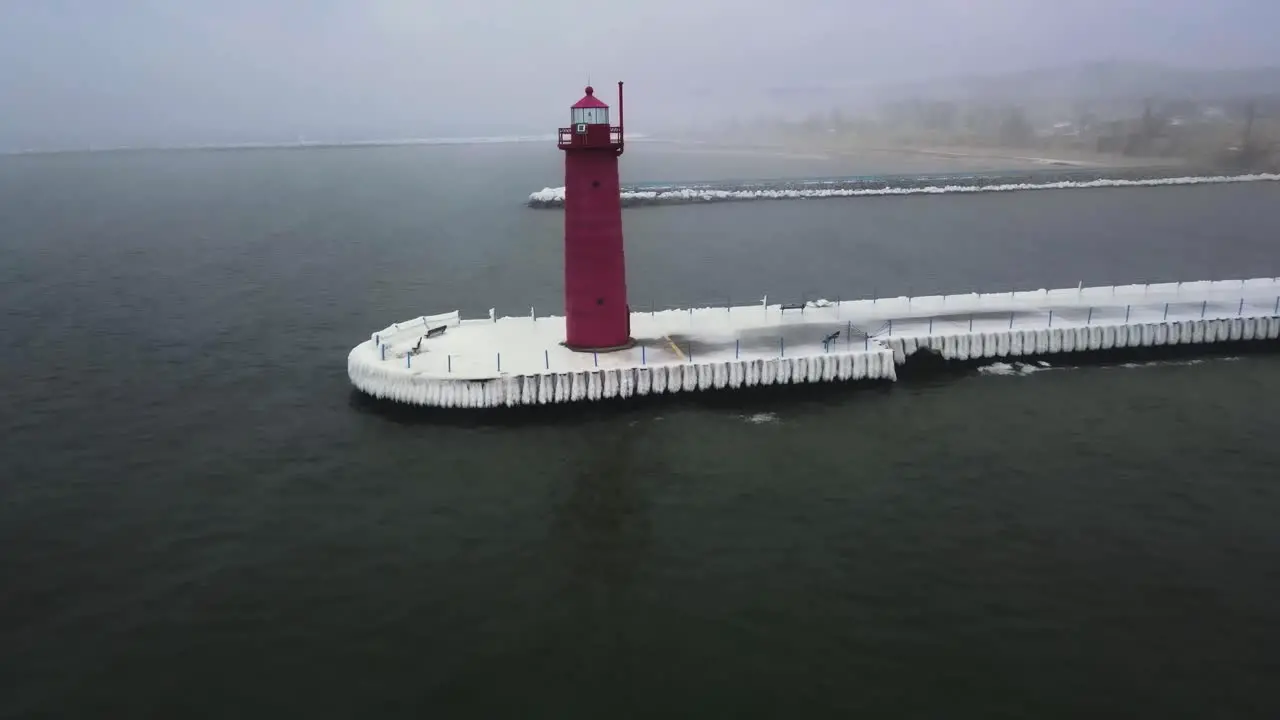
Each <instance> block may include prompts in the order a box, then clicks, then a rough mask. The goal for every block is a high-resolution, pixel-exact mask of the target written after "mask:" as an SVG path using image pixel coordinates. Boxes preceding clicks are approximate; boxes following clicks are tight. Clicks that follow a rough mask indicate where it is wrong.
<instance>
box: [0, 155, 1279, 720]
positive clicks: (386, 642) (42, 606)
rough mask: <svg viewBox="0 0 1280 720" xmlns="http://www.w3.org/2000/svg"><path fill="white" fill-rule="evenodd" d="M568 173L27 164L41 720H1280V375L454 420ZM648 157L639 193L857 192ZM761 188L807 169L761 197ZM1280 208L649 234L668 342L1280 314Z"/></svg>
mask: <svg viewBox="0 0 1280 720" xmlns="http://www.w3.org/2000/svg"><path fill="white" fill-rule="evenodd" d="M558 162H559V157H558V156H557V154H556V152H555V151H554V149H550V148H527V147H513V146H503V147H471V148H460V147H441V148H417V149H413V148H385V149H373V150H341V149H338V150H324V151H263V152H234V153H233V152H224V153H218V152H211V153H155V154H131V155H130V154H122V155H100V156H86V155H80V156H75V155H68V156H57V157H27V158H3V159H0V258H2V260H3V262H0V330H3V332H2V333H0V365H2V367H3V368H4V371H5V376H6V382H5V384H4V397H5V402H4V403H3V404H0V437H3V438H4V440H3V442H4V445H3V447H4V460H5V462H4V469H3V471H0V716H4V717H24V718H25V717H295V716H296V717H399V716H414V717H423V716H433V717H435V716H439V717H473V716H521V717H556V718H565V717H601V716H617V717H629V716H656V715H666V716H699V717H706V716H775V717H776V716H829V715H835V714H843V715H855V714H857V715H861V716H877V717H930V718H933V717H984V718H990V717H1041V718H1043V717H1081V716H1098V715H1101V714H1104V713H1105V714H1108V715H1124V716H1139V715H1141V716H1152V717H1196V718H1204V717H1231V718H1241V717H1275V716H1276V714H1277V712H1278V711H1280V700H1277V695H1276V693H1275V690H1274V687H1273V685H1274V679H1275V676H1276V670H1277V668H1278V667H1280V652H1278V651H1277V650H1276V647H1277V643H1280V610H1277V609H1276V604H1275V598H1276V597H1280V570H1278V569H1277V568H1280V563H1278V562H1277V558H1278V557H1280V530H1277V525H1276V521H1275V518H1276V517H1277V514H1278V513H1280V492H1278V491H1277V477H1280V473H1278V472H1277V470H1276V468H1277V467H1280V445H1277V443H1276V442H1275V438H1276V436H1277V432H1278V431H1280V414H1277V412H1276V411H1275V401H1276V398H1277V397H1280V357H1277V356H1249V357H1243V358H1238V359H1231V353H1230V352H1229V351H1224V352H1223V353H1221V355H1222V356H1224V357H1218V358H1212V359H1208V360H1206V361H1204V362H1198V363H1166V364H1154V365H1144V366H1139V367H1092V368H1061V369H1054V370H1050V371H1045V372H1039V373H1035V374H1031V375H1026V376H1015V377H1005V376H993V375H987V374H982V373H980V372H974V373H972V374H969V375H963V376H959V377H950V378H945V379H938V380H934V381H929V382H915V383H910V384H903V385H898V386H895V387H892V388H887V389H886V388H868V389H861V390H850V389H837V388H832V389H831V392H829V393H826V392H821V393H814V392H807V393H803V394H801V395H798V396H787V395H778V394H769V395H766V396H753V397H750V398H746V399H741V398H735V397H734V396H733V395H727V396H723V395H722V396H711V395H706V396H694V397H691V398H690V397H686V398H673V399H672V402H659V403H647V404H644V405H642V406H640V407H627V408H625V409H621V410H611V409H609V408H605V407H575V408H569V409H565V408H561V409H556V410H555V411H554V412H552V413H547V414H545V415H543V416H528V415H523V416H521V417H520V418H519V419H504V418H498V419H495V420H493V421H491V422H476V421H474V419H471V420H468V421H467V422H464V423H452V422H450V421H449V419H448V417H445V416H441V415H439V414H425V415H424V414H421V413H404V412H387V411H385V410H383V409H381V408H380V407H378V406H375V405H371V404H370V403H367V402H364V401H362V400H361V399H360V398H359V397H358V396H356V395H354V394H353V393H352V391H351V390H350V387H349V384H348V382H347V378H346V375H345V359H346V353H347V351H348V350H349V348H350V347H351V346H352V345H354V344H355V343H357V342H359V341H360V340H361V339H363V338H364V337H366V336H367V334H368V332H370V331H371V330H372V329H375V328H378V327H382V326H384V325H386V324H387V323H389V322H392V321H394V320H397V319H402V318H407V317H412V316H414V315H418V314H421V313H423V312H438V311H443V310H448V309H452V308H454V307H458V308H460V309H462V310H463V311H464V313H474V314H481V313H483V312H484V311H485V310H487V308H489V307H492V306H495V305H496V306H497V307H498V308H499V310H500V312H501V311H506V312H511V313H513V314H517V313H521V312H525V311H527V308H528V307H529V306H530V305H535V306H538V307H539V308H544V309H546V310H547V311H551V310H554V309H555V308H556V307H557V306H558V304H559V297H560V278H559V274H558V273H559V263H560V254H559V253H560V247H559V242H560V240H559V233H560V227H561V226H560V216H559V215H558V214H557V213H555V212H549V211H534V210H528V209H526V208H524V207H523V205H522V203H523V201H524V198H525V196H526V195H527V194H528V192H530V191H531V190H536V189H539V188H541V187H542V186H544V185H549V184H550V185H554V184H559V183H558V182H557V181H558V174H559V172H560V168H559V164H558ZM747 162H748V161H747V160H744V159H741V158H738V159H735V160H725V159H723V158H717V157H710V156H709V157H705V158H701V159H699V158H698V156H696V155H692V154H688V153H679V154H675V153H673V154H670V155H663V154H662V152H660V151H659V150H657V149H654V150H652V151H645V150H644V149H643V147H642V145H641V144H639V143H637V144H635V146H634V147H633V148H629V149H628V154H627V156H626V158H625V159H624V165H625V166H626V168H627V172H628V174H629V176H630V177H629V179H631V180H643V179H645V178H656V179H663V180H670V179H673V178H680V177H689V178H690V179H707V178H714V177H715V176H716V175H721V176H723V177H743V176H776V175H778V174H780V173H783V172H796V173H799V174H804V173H807V174H812V175H822V174H830V173H824V172H823V171H822V168H818V167H807V166H806V167H803V168H799V169H797V168H795V167H794V166H788V167H785V168H779V167H777V166H770V167H763V166H761V167H744V166H742V164H743V163H747ZM758 162H760V163H766V162H778V161H766V160H759V161H758ZM1278 201H1280V188H1278V187H1277V186H1276V185H1274V184H1256V185H1240V186H1232V187H1186V188H1158V189H1134V190H1069V191H1061V192H1034V193H1023V194H991V195H983V196H951V197H949V196H937V197H914V198H883V199H872V198H863V199H857V200H833V201H816V202H810V201H799V202H777V203H768V202H762V203H744V204H732V205H721V206H705V207H672V208H644V209H637V210H629V211H627V213H626V216H625V220H626V223H627V233H628V253H629V262H630V271H631V287H632V297H633V304H635V305H636V306H643V305H644V304H645V303H646V302H647V301H648V299H649V298H655V299H656V302H657V303H658V304H659V305H661V304H686V303H690V302H696V301H714V300H723V299H724V298H731V299H732V298H742V299H744V300H748V299H756V298H759V297H760V296H761V295H763V294H764V293H766V292H767V293H768V294H769V295H770V297H771V298H778V299H782V298H784V297H788V296H794V297H797V298H799V297H800V296H803V295H805V294H809V295H810V296H812V295H815V294H820V295H825V296H827V297H834V296H836V295H840V294H843V295H844V296H845V297H851V296H854V295H857V294H871V292H872V291H873V290H874V291H875V292H877V293H882V294H883V293H891V294H897V293H899V292H907V291H911V292H918V293H928V292H959V291H966V290H979V291H983V290H995V289H1004V288H1013V287H1019V288H1035V287H1060V286H1070V285H1074V284H1075V283H1076V282H1078V281H1080V280H1084V281H1085V282H1086V284H1101V283H1109V282H1135V281H1137V282H1142V281H1151V282H1157V281H1167V280H1189V279H1225V278H1233V277H1254V276H1262V275H1280V258H1278V257H1277V254H1276V247H1277V246H1276V236H1275V228H1276V227H1277V225H1278V223H1280V210H1278V208H1280V202H1278Z"/></svg>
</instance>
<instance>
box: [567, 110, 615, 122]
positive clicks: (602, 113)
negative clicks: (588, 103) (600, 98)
mask: <svg viewBox="0 0 1280 720" xmlns="http://www.w3.org/2000/svg"><path fill="white" fill-rule="evenodd" d="M572 112H573V124H574V125H577V124H578V123H586V124H588V125H608V124H609V108H602V107H593V108H573V111H572Z"/></svg>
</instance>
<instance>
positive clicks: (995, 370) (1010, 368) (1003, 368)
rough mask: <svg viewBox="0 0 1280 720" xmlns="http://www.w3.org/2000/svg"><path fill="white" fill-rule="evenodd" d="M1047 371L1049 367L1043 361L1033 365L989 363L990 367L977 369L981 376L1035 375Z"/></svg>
mask: <svg viewBox="0 0 1280 720" xmlns="http://www.w3.org/2000/svg"><path fill="white" fill-rule="evenodd" d="M1049 369H1051V368H1050V367H1049V363H1046V362H1043V361H1042V362H1037V363H1034V364H1033V363H1020V362H1015V363H1006V362H996V363H991V364H990V365H983V366H982V367H980V368H978V372H980V373H982V374H983V375H1030V374H1032V373H1037V372H1040V371H1042V370H1049Z"/></svg>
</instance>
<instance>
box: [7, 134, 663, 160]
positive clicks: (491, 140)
mask: <svg viewBox="0 0 1280 720" xmlns="http://www.w3.org/2000/svg"><path fill="white" fill-rule="evenodd" d="M556 137H557V136H556V135H555V134H554V133H548V134H541V135H492V136H474V137H425V138H390V139H383V140H350V141H306V140H304V141H301V142H247V143H225V144H203V145H151V146H148V145H138V146H123V147H101V148H95V147H89V148H60V149H49V150H0V157H18V156H33V155H81V154H102V153H146V152H198V151H205V152H208V151H220V152H229V151H245V150H324V149H351V148H379V147H410V146H435V145H505V144H511V143H555V141H556ZM627 139H628V140H629V141H632V142H636V141H640V142H645V141H649V140H650V138H649V137H648V136H647V135H644V134H641V133H634V134H629V135H628V136H627Z"/></svg>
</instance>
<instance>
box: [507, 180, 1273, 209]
mask: <svg viewBox="0 0 1280 720" xmlns="http://www.w3.org/2000/svg"><path fill="white" fill-rule="evenodd" d="M937 180H939V178H928V180H927V181H925V182H928V181H934V182H928V184H924V183H923V182H922V179H914V180H909V179H895V180H891V181H886V180H862V179H857V180H846V181H815V182H812V183H800V184H798V185H797V184H795V183H786V184H780V185H774V184H769V183H761V184H745V185H741V186H736V187H732V186H731V187H716V186H709V185H691V186H674V187H660V188H626V189H623V191H622V193H621V196H620V197H621V199H622V204H623V206H624V207H635V206H643V205H686V204H693V203H713V202H743V201H749V200H804V199H819V198H850V197H873V196H889V195H941V194H951V193H987V192H1022V191H1029V190H1067V189H1087V188H1120V187H1159V186H1169V185H1213V184H1223V183H1246V182H1274V181H1277V180H1280V174H1277V173H1253V174H1246V175H1189V176H1177V177H1140V178H1131V177H1096V178H1093V179H1061V180H1049V179H1041V180H1032V179H1025V181H1023V182H1009V181H1008V180H1009V178H1008V176H1003V177H1001V178H993V177H991V176H978V175H972V176H964V177H956V178H952V179H950V180H949V181H946V182H944V184H935V182H936V181H937ZM564 195H565V189H564V188H563V187H554V188H552V187H548V188H543V189H542V190H539V191H537V192H533V193H530V194H529V199H528V203H527V204H528V205H529V207H533V208H558V207H564Z"/></svg>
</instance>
